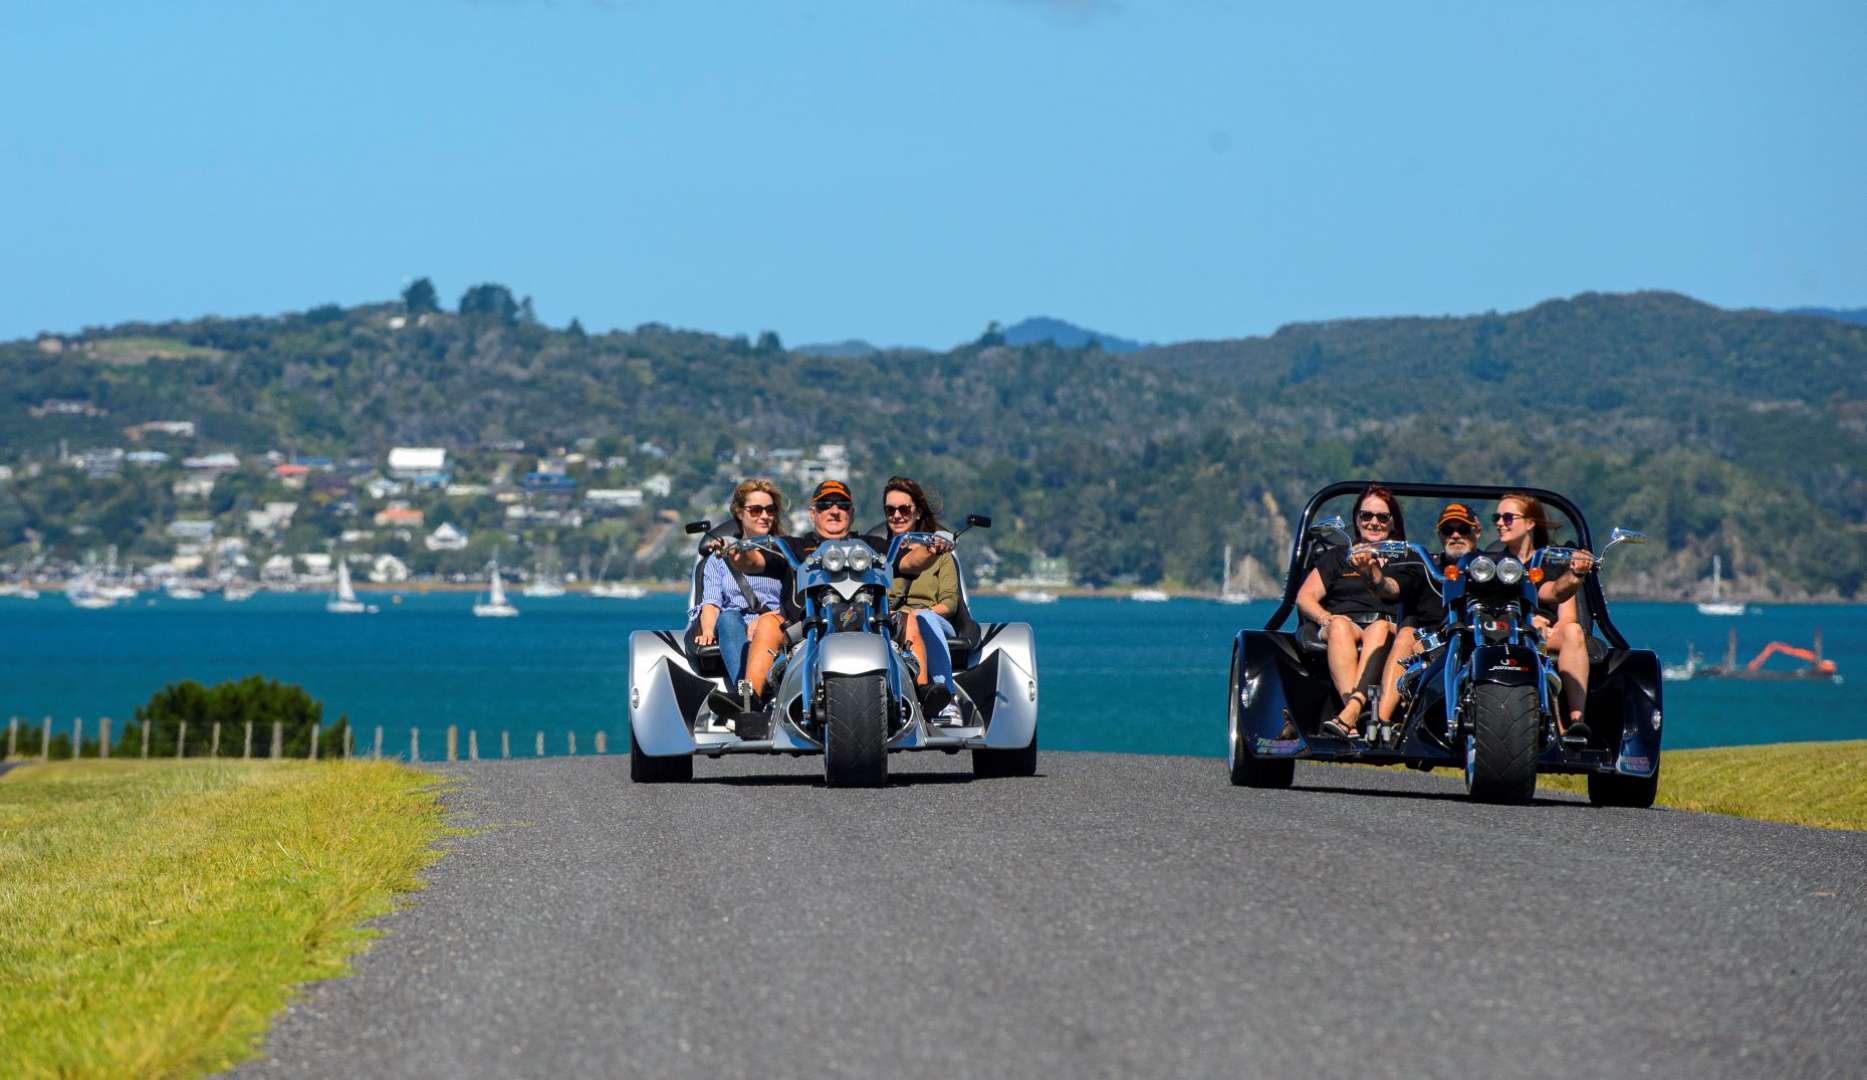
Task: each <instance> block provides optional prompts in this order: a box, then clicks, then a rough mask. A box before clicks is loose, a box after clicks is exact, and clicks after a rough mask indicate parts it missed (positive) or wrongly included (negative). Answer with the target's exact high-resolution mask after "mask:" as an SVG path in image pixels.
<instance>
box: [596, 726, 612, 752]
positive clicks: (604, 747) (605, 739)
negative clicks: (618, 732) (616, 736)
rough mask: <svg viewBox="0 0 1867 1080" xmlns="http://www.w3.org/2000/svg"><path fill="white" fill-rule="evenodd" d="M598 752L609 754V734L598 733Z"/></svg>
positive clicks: (604, 732)
mask: <svg viewBox="0 0 1867 1080" xmlns="http://www.w3.org/2000/svg"><path fill="white" fill-rule="evenodd" d="M596 752H597V753H599V754H607V753H609V732H607V731H599V732H597V733H596Z"/></svg>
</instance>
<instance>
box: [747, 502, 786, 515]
mask: <svg viewBox="0 0 1867 1080" xmlns="http://www.w3.org/2000/svg"><path fill="white" fill-rule="evenodd" d="M745 512H746V513H748V514H775V513H777V512H778V507H777V505H776V504H774V503H756V504H755V503H746V505H745Z"/></svg>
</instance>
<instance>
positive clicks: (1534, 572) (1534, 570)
mask: <svg viewBox="0 0 1867 1080" xmlns="http://www.w3.org/2000/svg"><path fill="white" fill-rule="evenodd" d="M1528 573H1529V575H1530V584H1532V585H1541V584H1543V568H1542V567H1540V566H1532V567H1531V568H1530V569H1529V571H1528Z"/></svg>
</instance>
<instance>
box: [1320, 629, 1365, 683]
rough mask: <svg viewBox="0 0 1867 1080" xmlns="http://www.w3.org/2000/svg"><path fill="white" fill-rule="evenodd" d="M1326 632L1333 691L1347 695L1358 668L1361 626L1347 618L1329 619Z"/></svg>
mask: <svg viewBox="0 0 1867 1080" xmlns="http://www.w3.org/2000/svg"><path fill="white" fill-rule="evenodd" d="M1327 633H1328V637H1327V639H1326V642H1325V643H1326V644H1327V645H1328V646H1329V678H1330V679H1331V680H1332V681H1333V682H1334V683H1335V692H1336V693H1337V694H1339V695H1341V696H1342V697H1347V696H1348V695H1349V694H1350V693H1351V692H1352V691H1353V690H1354V689H1355V683H1356V679H1355V673H1356V672H1357V671H1358V670H1359V668H1360V664H1359V650H1360V648H1361V627H1359V626H1356V625H1355V624H1354V623H1352V622H1350V621H1348V620H1347V619H1330V620H1329V626H1328V628H1327Z"/></svg>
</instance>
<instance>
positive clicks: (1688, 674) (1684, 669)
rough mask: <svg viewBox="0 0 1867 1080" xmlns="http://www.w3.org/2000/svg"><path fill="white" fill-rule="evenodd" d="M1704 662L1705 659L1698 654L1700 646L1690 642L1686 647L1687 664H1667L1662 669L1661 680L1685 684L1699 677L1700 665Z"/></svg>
mask: <svg viewBox="0 0 1867 1080" xmlns="http://www.w3.org/2000/svg"><path fill="white" fill-rule="evenodd" d="M1703 661H1704V657H1702V656H1700V655H1699V654H1698V646H1696V645H1694V644H1692V643H1691V642H1689V641H1688V642H1686V647H1685V663H1683V664H1667V665H1666V666H1665V667H1663V668H1661V669H1660V678H1662V679H1664V680H1666V681H1667V682H1684V681H1686V680H1687V679H1691V678H1693V677H1695V676H1697V675H1698V669H1699V665H1700V664H1701V663H1702V662H1703Z"/></svg>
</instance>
